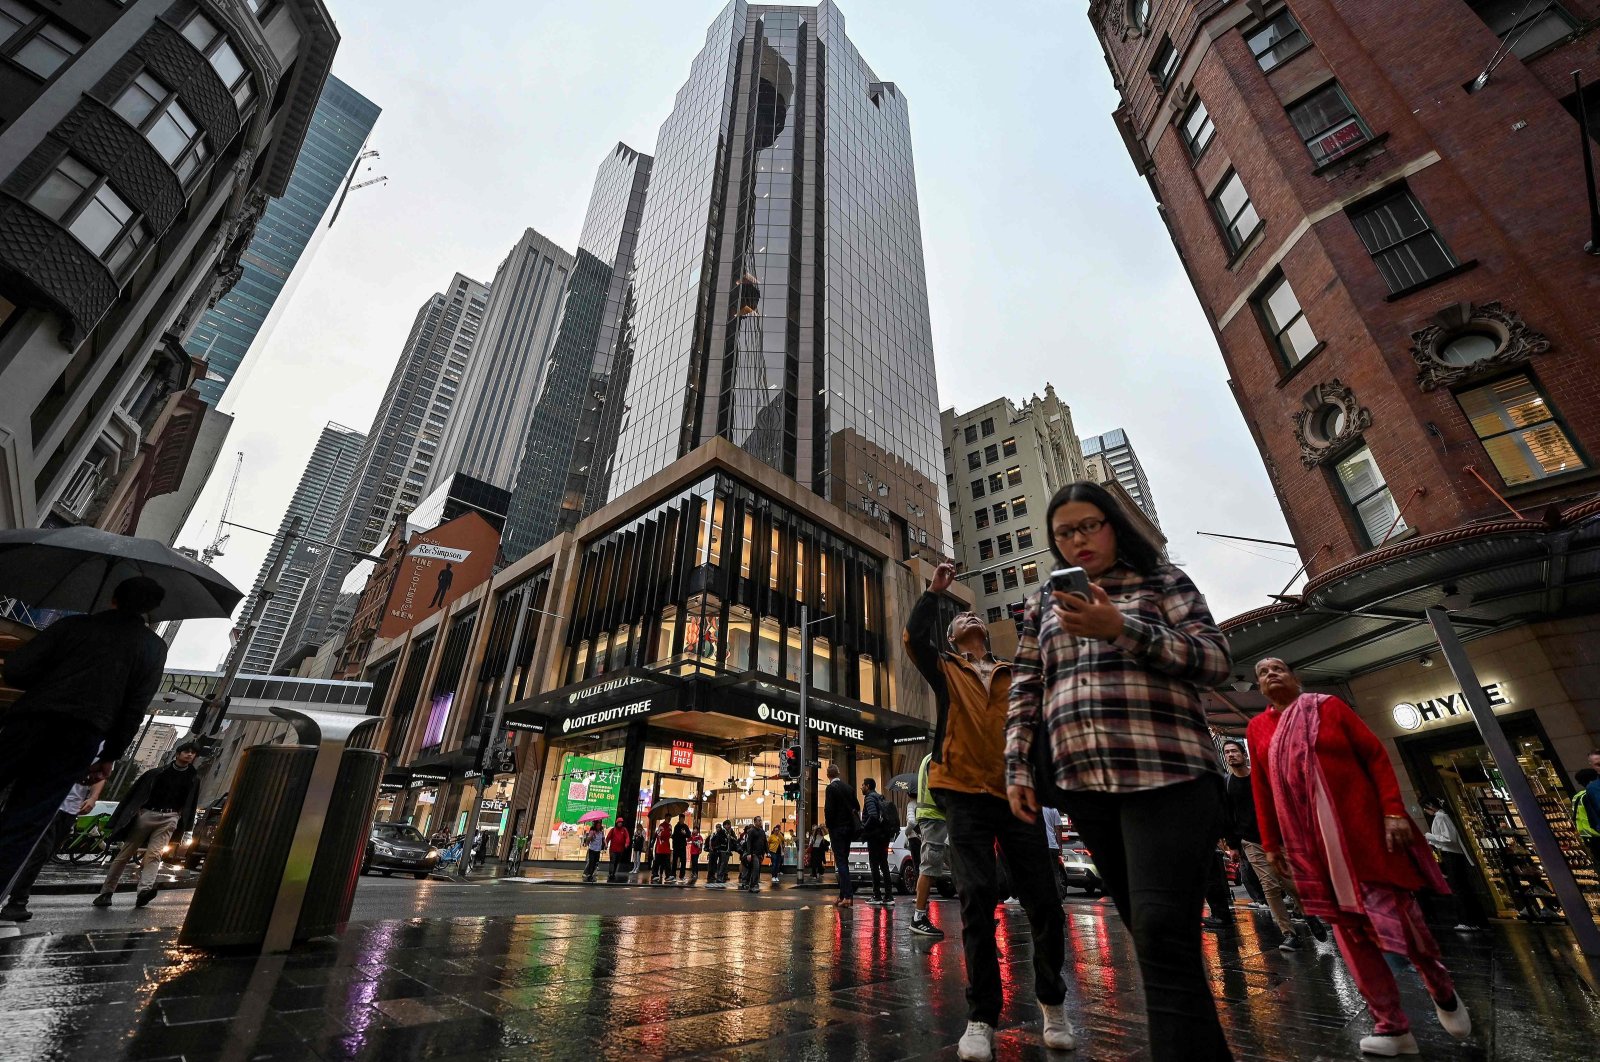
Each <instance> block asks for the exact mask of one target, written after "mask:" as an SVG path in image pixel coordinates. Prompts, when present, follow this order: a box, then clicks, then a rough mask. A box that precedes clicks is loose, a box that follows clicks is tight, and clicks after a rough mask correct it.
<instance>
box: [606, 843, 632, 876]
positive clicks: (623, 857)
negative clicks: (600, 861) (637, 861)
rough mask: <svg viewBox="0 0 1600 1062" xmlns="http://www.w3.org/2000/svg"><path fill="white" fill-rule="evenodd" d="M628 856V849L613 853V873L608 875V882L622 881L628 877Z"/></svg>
mask: <svg viewBox="0 0 1600 1062" xmlns="http://www.w3.org/2000/svg"><path fill="white" fill-rule="evenodd" d="M628 856H629V853H628V851H627V849H623V850H622V851H620V852H612V853H611V873H610V874H607V875H606V880H607V881H621V880H622V879H623V878H625V877H627V876H628V863H629V862H630V860H629V858H628Z"/></svg>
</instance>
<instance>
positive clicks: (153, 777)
mask: <svg viewBox="0 0 1600 1062" xmlns="http://www.w3.org/2000/svg"><path fill="white" fill-rule="evenodd" d="M199 755H200V746H199V744H198V743H196V742H193V741H185V742H184V743H183V744H181V745H179V746H178V747H177V748H176V749H174V750H173V754H172V762H171V763H169V764H167V765H166V766H164V767H157V768H155V769H153V770H149V771H146V772H144V773H143V774H141V775H140V776H139V780H138V781H137V782H135V783H133V788H132V789H131V790H129V791H128V795H127V796H126V797H124V798H123V800H122V803H120V804H118V805H117V813H116V814H115V815H113V816H111V826H110V828H109V830H108V831H107V833H108V836H109V837H110V839H111V840H113V841H120V842H122V847H121V848H120V849H118V850H117V855H116V858H114V859H112V860H111V867H110V869H109V870H108V871H107V872H106V880H105V881H104V882H102V883H101V885H100V895H98V896H96V897H95V898H94V905H95V906H96V907H110V906H111V896H112V894H113V893H115V892H116V891H117V884H118V883H119V882H121V881H122V871H123V868H125V867H126V866H127V865H128V863H129V861H130V860H132V859H133V854H134V852H137V851H138V850H140V849H141V848H142V849H144V859H143V861H142V862H140V864H139V893H138V896H137V897H136V898H135V900H134V904H135V905H136V906H138V907H143V906H144V905H145V904H147V903H149V902H150V901H151V900H153V899H155V895H156V875H157V874H159V873H160V872H161V857H162V856H163V855H164V854H166V849H167V842H168V841H170V840H171V839H172V835H173V834H174V833H176V834H177V835H178V836H180V837H182V836H184V835H186V834H188V833H189V832H190V831H191V830H193V829H194V811H195V803H196V801H197V800H198V798H199V796H200V772H199V771H197V770H195V769H194V761H195V758H196V757H197V756H199Z"/></svg>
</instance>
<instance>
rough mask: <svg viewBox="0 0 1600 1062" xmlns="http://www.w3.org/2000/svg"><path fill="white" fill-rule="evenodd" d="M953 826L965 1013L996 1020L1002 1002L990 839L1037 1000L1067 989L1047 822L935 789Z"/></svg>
mask: <svg viewBox="0 0 1600 1062" xmlns="http://www.w3.org/2000/svg"><path fill="white" fill-rule="evenodd" d="M934 799H935V800H937V801H938V804H939V807H940V809H941V810H943V811H944V815H945V821H946V823H947V824H948V827H949V832H950V847H949V855H950V868H951V871H952V873H953V874H954V875H955V879H956V892H957V893H958V894H959V895H960V897H961V947H962V950H963V951H964V952H965V954H966V962H967V1019H968V1020H969V1021H981V1022H983V1023H984V1024H986V1025H994V1024H995V1023H996V1022H997V1021H999V1020H1000V1008H1001V1006H1002V1005H1003V1004H1004V1002H1005V995H1004V991H1003V989H1002V987H1001V980H1000V950H999V947H998V945H997V944H996V942H995V920H994V909H995V905H996V904H998V903H1000V902H1001V901H1002V900H1004V899H1005V898H1006V897H1005V895H1004V893H1003V892H1002V891H1001V885H1000V878H999V873H998V870H997V864H996V862H995V845H996V844H997V843H998V844H999V846H1000V850H1001V851H1002V852H1004V853H1005V857H1006V859H1007V861H1008V862H1009V863H1010V865H1011V870H1012V873H1013V875H1014V879H1013V880H1014V881H1015V886H1016V889H1017V899H1018V900H1020V901H1022V909H1023V911H1024V912H1026V913H1027V916H1028V928H1029V930H1030V931H1031V932H1032V934H1033V989H1034V992H1035V994H1037V996H1038V998H1039V1002H1040V1003H1047V1004H1050V1005H1052V1006H1053V1005H1054V1004H1057V1003H1060V1002H1061V1001H1062V1000H1064V999H1066V997H1067V983H1066V981H1065V980H1064V979H1063V978H1062V976H1061V967H1062V964H1063V963H1065V962H1066V946H1067V945H1066V920H1065V917H1064V916H1063V915H1062V913H1061V901H1060V900H1059V899H1057V897H1056V884H1055V879H1054V877H1053V876H1052V875H1051V871H1050V848H1049V846H1048V845H1047V844H1046V843H1045V839H1044V826H1043V825H1042V824H1041V823H1037V822H1036V823H1034V824H1033V825H1031V826H1030V825H1028V824H1027V823H1025V822H1023V821H1022V820H1021V819H1018V818H1016V817H1015V816H1013V815H1012V814H1011V808H1010V807H1009V806H1008V805H1007V804H1006V802H1005V801H1004V800H1001V799H1000V798H998V797H992V796H980V795H976V794H972V793H953V792H950V791H949V790H946V789H940V790H936V791H935V793H934Z"/></svg>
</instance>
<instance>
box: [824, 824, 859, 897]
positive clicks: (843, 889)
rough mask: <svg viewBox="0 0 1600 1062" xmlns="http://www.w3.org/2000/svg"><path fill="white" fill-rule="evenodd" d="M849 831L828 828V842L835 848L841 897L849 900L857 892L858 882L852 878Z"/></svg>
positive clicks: (834, 857) (834, 862)
mask: <svg viewBox="0 0 1600 1062" xmlns="http://www.w3.org/2000/svg"><path fill="white" fill-rule="evenodd" d="M851 840H853V838H852V837H851V835H850V833H849V831H847V830H836V829H834V828H832V827H831V826H830V827H829V828H828V844H829V845H830V846H831V847H832V848H833V871H834V874H835V875H836V876H837V877H838V879H839V899H841V900H848V899H851V898H853V897H854V896H855V894H856V883H855V882H854V881H852V880H850V842H851Z"/></svg>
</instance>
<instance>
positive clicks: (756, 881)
mask: <svg viewBox="0 0 1600 1062" xmlns="http://www.w3.org/2000/svg"><path fill="white" fill-rule="evenodd" d="M739 888H741V889H749V890H750V891H751V892H757V891H759V890H760V888H761V856H760V855H759V854H757V855H747V856H741V857H740V858H739Z"/></svg>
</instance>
